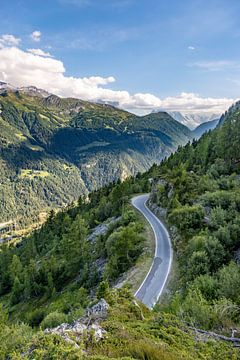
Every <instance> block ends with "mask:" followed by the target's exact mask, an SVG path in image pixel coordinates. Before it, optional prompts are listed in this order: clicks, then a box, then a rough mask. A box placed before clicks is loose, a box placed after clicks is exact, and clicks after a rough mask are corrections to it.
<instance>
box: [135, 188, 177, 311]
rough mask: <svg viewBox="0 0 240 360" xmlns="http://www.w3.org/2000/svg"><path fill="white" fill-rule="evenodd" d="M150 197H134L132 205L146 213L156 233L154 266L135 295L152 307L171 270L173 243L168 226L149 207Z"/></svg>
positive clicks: (145, 215)
mask: <svg viewBox="0 0 240 360" xmlns="http://www.w3.org/2000/svg"><path fill="white" fill-rule="evenodd" d="M148 198H149V194H145V195H139V196H136V197H134V198H133V199H132V205H133V206H134V207H135V208H136V209H137V210H139V211H140V212H141V213H142V214H143V215H144V217H145V218H146V219H147V221H148V222H149V223H150V225H151V227H152V229H153V231H154V235H155V255H154V259H153V262H152V266H151V268H150V270H149V272H148V274H147V276H146V277H145V279H144V281H143V282H142V284H141V285H140V287H139V289H138V290H137V292H136V293H135V296H136V297H137V298H138V299H139V300H141V301H142V302H143V303H144V304H145V305H146V306H147V307H149V308H150V309H152V308H153V306H154V305H155V304H156V302H157V301H158V299H159V297H160V296H161V294H162V291H163V289H164V286H165V284H166V281H167V278H168V275H169V272H170V268H171V264H172V245H171V241H170V237H169V234H168V231H167V229H166V227H165V226H164V225H163V223H162V222H161V221H160V220H159V219H158V218H157V217H156V216H155V215H154V214H153V213H152V211H151V210H149V208H148V207H147V205H146V201H147V200H148Z"/></svg>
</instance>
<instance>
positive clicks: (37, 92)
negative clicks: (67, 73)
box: [17, 86, 51, 97]
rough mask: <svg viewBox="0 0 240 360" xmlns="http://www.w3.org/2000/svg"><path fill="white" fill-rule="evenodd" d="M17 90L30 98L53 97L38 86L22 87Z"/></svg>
mask: <svg viewBox="0 0 240 360" xmlns="http://www.w3.org/2000/svg"><path fill="white" fill-rule="evenodd" d="M17 90H18V91H20V92H22V93H24V94H27V95H29V96H40V97H48V96H50V95H51V94H50V93H49V92H48V91H46V90H43V89H39V88H37V87H36V86H22V87H19V88H18V89H17Z"/></svg>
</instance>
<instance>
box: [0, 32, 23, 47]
mask: <svg viewBox="0 0 240 360" xmlns="http://www.w3.org/2000/svg"><path fill="white" fill-rule="evenodd" d="M20 42H21V39H19V38H16V37H15V36H14V35H9V34H5V35H2V36H1V37H0V46H1V47H4V46H16V45H19V44H20Z"/></svg>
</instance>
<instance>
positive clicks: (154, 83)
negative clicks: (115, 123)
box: [0, 0, 240, 111]
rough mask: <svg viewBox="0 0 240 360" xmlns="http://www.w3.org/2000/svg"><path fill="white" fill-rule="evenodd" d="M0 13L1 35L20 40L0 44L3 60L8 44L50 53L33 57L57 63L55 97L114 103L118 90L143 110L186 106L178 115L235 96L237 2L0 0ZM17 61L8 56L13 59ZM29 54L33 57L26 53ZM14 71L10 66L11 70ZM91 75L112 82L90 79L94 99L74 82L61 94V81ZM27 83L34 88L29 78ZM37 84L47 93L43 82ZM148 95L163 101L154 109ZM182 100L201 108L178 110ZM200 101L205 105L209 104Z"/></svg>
mask: <svg viewBox="0 0 240 360" xmlns="http://www.w3.org/2000/svg"><path fill="white" fill-rule="evenodd" d="M0 9H1V10H0V15H1V22H0V34H1V36H4V35H13V36H14V37H15V38H16V39H21V41H20V40H19V42H18V43H17V42H15V43H14V41H13V42H11V41H10V43H9V42H8V41H7V40H6V41H5V40H4V38H2V48H3V49H2V51H5V53H4V54H3V58H5V59H6V61H8V58H7V56H10V60H9V64H11V62H12V61H13V60H12V57H13V52H12V55H11V54H10V50H9V47H12V46H14V47H15V48H17V49H20V50H21V52H27V49H40V50H42V51H44V52H45V53H49V54H51V55H52V56H53V57H52V58H47V57H46V56H41V58H42V62H44V61H45V64H47V61H48V60H49V61H48V63H49V66H53V68H54V66H55V65H56V66H57V63H56V62H58V66H60V64H59V63H60V62H61V63H62V66H63V67H64V69H65V73H64V77H65V78H68V85H67V86H68V90H66V91H64V90H63V89H60V88H59V89H58V88H57V86H56V89H55V88H54V90H55V92H57V93H59V94H60V95H75V96H77V95H78V94H79V97H80V96H81V97H85V98H89V97H90V100H94V99H96V98H101V97H102V98H103V100H106V101H107V100H108V101H117V102H119V103H121V100H119V96H120V95H119V96H115V95H114V94H113V93H114V91H115V92H118V91H119V90H121V91H124V92H128V93H129V94H130V95H134V94H148V95H149V97H148V99H147V97H146V96H145V98H143V96H142V97H140V98H141V101H142V102H143V103H146V104H147V105H146V109H147V110H149V109H150V108H151V107H152V108H154V106H155V107H157V108H158V107H159V108H160V107H161V106H162V107H166V108H168V106H169V108H170V109H171V110H178V104H179V110H184V106H186V108H185V110H186V111H187V110H189V109H190V110H191V111H199V110H201V106H202V109H204V110H205V111H207V110H208V111H211V110H212V111H218V109H219V111H220V110H224V107H225V108H226V107H227V106H228V105H229V103H230V102H231V101H233V100H235V99H237V98H238V97H239V95H240V46H239V42H240V22H239V14H240V1H239V0H227V1H226V0H182V1H180V0H172V1H169V0H168V1H165V0H121V1H120V0H48V1H29V0H24V1H21V0H11V1H8V2H6V1H2V0H1V1H0ZM33 32H39V36H36V37H35V39H34V35H33V36H32V37H31V36H30V35H31V34H32V33H33ZM40 33H41V35H40ZM36 34H37V33H36ZM0 45H1V40H0ZM7 47H8V49H7V50H6V48H7ZM6 51H8V55H6ZM9 54H10V55H9ZM28 54H30V52H28ZM11 56H12V57H11ZM20 56H21V54H20V53H16V52H15V58H16V57H17V58H19V57H20ZM31 56H35V57H36V56H39V55H37V54H36V53H35V55H34V54H33V52H32V53H31ZM29 59H30V55H29ZM50 60H52V63H51V61H50ZM54 60H55V65H54ZM26 61H28V60H27V58H26V59H25V60H24V62H25V63H26ZM31 61H33V62H35V61H34V60H33V59H32V60H31V59H30V60H29V67H32V66H33V65H32V62H31ZM2 62H3V60H2ZM14 66H15V65H14ZM20 66H21V64H20V63H18V64H17V67H18V69H19V67H20ZM37 66H38V65H37ZM41 66H42V65H41ZM23 68H24V65H23ZM20 70H21V68H20ZM28 70H29V69H28ZM1 71H2V72H3V75H2V78H3V77H4V79H5V80H11V81H12V82H15V83H16V84H17V85H30V83H29V82H30V81H31V80H29V74H27V75H26V76H25V80H24V78H23V77H22V78H21V79H20V78H19V77H18V75H16V74H14V73H13V72H11V71H12V70H9V69H8V68H7V66H6V64H5V63H4V64H3V63H2V66H1V56H0V74H1ZM23 71H24V69H23ZM36 71H38V72H39V70H36ZM41 71H42V70H41ZM54 71H55V70H53V72H54ZM58 71H59V72H60V73H61V70H59V68H58ZM20 72H21V71H20ZM32 74H33V73H32ZM46 76H48V75H47V74H46ZM93 76H98V77H101V78H107V79H108V80H109V77H114V79H115V81H114V82H113V79H112V78H111V79H110V80H109V81H108V80H106V81H105V83H104V81H100V80H99V83H97V85H96V82H94V81H93V82H94V84H93V88H94V87H96V86H97V88H100V92H95V95H94V96H90V95H91V94H90V90H89V89H88V90H87V91H86V94H85V93H84V92H83V91H82V89H81V91H80V90H79V92H77V91H76V89H75V88H76V82H75V83H74V85H72V86H73V88H74V89H75V90H72V92H71V90H69V89H70V87H71V85H70V81H69V78H71V77H74V78H75V79H78V78H80V79H83V78H92V77H93ZM15 78H16V80H15ZM50 79H51V76H50ZM14 80H15V81H14ZM24 81H25V83H24ZM34 81H35V82H36V83H34ZM32 83H33V84H36V85H41V84H42V83H41V81H40V80H39V81H38V82H37V80H36V77H35V76H33V77H32ZM55 83H56V84H57V81H56V82H55ZM43 85H45V87H48V89H49V90H53V86H52V87H51V86H50V85H49V84H48V83H47V82H46V84H43ZM85 85H86V84H85ZM85 85H84V86H85ZM88 85H89V84H88ZM78 86H82V85H81V84H80V85H79V84H78ZM91 86H92V85H91ZM104 89H109V90H111V91H112V92H104ZM93 93H94V89H93ZM89 94H90V95H89ZM111 94H113V96H112V95H111ZM180 94H182V95H180ZM183 94H185V95H183ZM189 94H192V96H191V95H189ZM193 94H194V95H193ZM123 95H124V94H121V96H123ZM125 95H126V94H125ZM150 96H154V97H156V98H159V99H161V101H162V100H164V99H170V100H169V101H165V102H163V103H160V102H159V103H158V102H157V101H156V102H155V101H154V98H151V97H150ZM175 98H176V102H175V104H174V106H172V105H171V104H172V103H173V102H174V100H173V99H175ZM183 98H184V99H185V98H188V103H189V102H195V103H196V104H198V103H199V104H200V100H199V99H203V100H204V99H205V102H204V101H203V105H201V104H200V105H199V106H195V105H192V108H191V106H190V105H189V104H188V103H187V104H186V105H184V104H183V103H184V101H181V100H183ZM206 99H211V101H210V100H209V101H208V103H209V106H207V104H208V103H207V102H206ZM214 99H216V102H215V105H216V106H215V105H213V102H214ZM124 101H125V102H124ZM124 101H122V104H123V107H124V104H125V103H127V101H126V100H124ZM131 101H132V100H131ZM141 101H140V100H139V97H138V98H137V100H136V99H134V101H132V103H131V105H129V108H131V107H132V108H134V106H135V105H136V106H135V107H138V106H139V103H140V102H141ZM220 103H221V104H220ZM169 104H170V105H169ZM171 106H172V108H171ZM125 107H126V108H127V107H128V106H127V105H126V104H125ZM142 107H143V108H144V106H142ZM144 109H145V108H144ZM146 109H145V110H146Z"/></svg>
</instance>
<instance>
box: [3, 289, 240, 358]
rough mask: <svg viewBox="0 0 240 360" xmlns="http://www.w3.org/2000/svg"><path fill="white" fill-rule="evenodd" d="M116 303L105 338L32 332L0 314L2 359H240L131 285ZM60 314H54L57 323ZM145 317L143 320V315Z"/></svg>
mask: <svg viewBox="0 0 240 360" xmlns="http://www.w3.org/2000/svg"><path fill="white" fill-rule="evenodd" d="M109 295H110V296H111V304H112V305H111V308H110V312H109V315H108V317H107V319H106V320H104V321H102V322H101V326H102V327H103V329H104V330H105V331H106V336H105V337H104V339H103V340H102V341H100V342H97V341H94V338H93V337H91V336H89V337H88V336H82V337H78V338H74V339H75V341H76V343H77V345H78V347H76V346H75V344H76V343H73V344H72V343H70V342H67V341H65V340H64V339H63V338H62V337H60V336H59V335H56V334H46V333H45V334H43V333H42V332H41V331H39V332H33V330H32V329H31V328H30V327H29V326H26V325H20V324H18V325H11V324H9V323H8V321H7V315H6V313H5V312H4V311H3V310H1V316H0V338H1V343H0V358H1V359H20V358H22V359H29V360H30V359H35V360H40V359H73V360H76V359H86V360H87V359H89V360H90V359H92V360H93V359H95V360H96V359H101V360H105V359H116V358H117V359H122V360H123V359H125V360H127V359H128V360H130V359H132V360H133V359H150V360H159V359H164V360H177V359H186V360H195V359H224V360H228V359H229V360H230V359H239V351H238V349H234V348H233V347H232V346H231V345H229V344H227V343H223V342H221V341H216V340H214V339H207V338H202V339H201V337H199V338H197V335H196V334H195V333H194V332H193V331H192V330H190V329H189V327H188V326H187V325H186V324H184V323H182V322H181V321H179V320H178V319H177V318H176V317H175V316H173V315H171V314H164V313H161V314H159V313H154V312H151V311H149V310H148V309H146V308H145V307H144V306H143V305H141V304H138V305H136V303H135V302H133V298H132V295H131V294H130V293H129V291H127V290H126V289H124V288H123V289H121V290H118V291H116V290H115V291H111V292H110V294H109ZM58 317H59V315H57V314H55V315H54V316H53V315H49V316H48V318H49V319H50V318H51V319H53V323H52V320H51V321H50V322H49V323H48V324H55V321H56V319H58ZM143 317H144V320H143Z"/></svg>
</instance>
